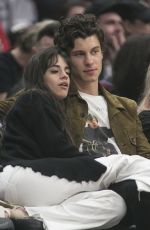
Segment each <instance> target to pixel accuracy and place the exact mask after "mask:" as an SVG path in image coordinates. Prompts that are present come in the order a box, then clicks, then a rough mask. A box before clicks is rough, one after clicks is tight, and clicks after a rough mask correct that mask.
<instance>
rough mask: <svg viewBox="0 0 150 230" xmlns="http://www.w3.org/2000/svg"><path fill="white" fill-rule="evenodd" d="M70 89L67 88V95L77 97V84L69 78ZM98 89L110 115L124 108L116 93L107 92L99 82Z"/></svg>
mask: <svg viewBox="0 0 150 230" xmlns="http://www.w3.org/2000/svg"><path fill="white" fill-rule="evenodd" d="M70 85H71V86H70V90H69V93H68V95H69V97H70V96H71V97H72V96H77V97H79V98H81V97H80V95H79V93H78V89H77V86H76V84H75V82H74V81H73V80H71V84H70ZM98 91H99V95H102V96H104V98H105V100H106V102H107V104H108V112H109V114H111V115H112V116H113V115H114V114H116V113H118V112H119V110H126V109H125V107H124V106H123V105H122V103H121V102H120V100H119V99H118V97H117V96H116V95H113V94H111V93H110V92H108V91H107V90H106V89H105V88H104V87H102V86H101V85H100V84H99V86H98Z"/></svg>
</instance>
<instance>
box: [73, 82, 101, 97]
mask: <svg viewBox="0 0 150 230" xmlns="http://www.w3.org/2000/svg"><path fill="white" fill-rule="evenodd" d="M76 85H77V88H78V90H79V91H80V92H82V93H86V94H89V95H93V96H98V94H99V93H98V83H97V82H90V83H89V82H88V83H85V82H84V84H78V82H76Z"/></svg>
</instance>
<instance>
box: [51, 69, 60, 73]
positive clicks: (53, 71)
mask: <svg viewBox="0 0 150 230" xmlns="http://www.w3.org/2000/svg"><path fill="white" fill-rule="evenodd" d="M50 72H51V73H58V70H51V71H50Z"/></svg>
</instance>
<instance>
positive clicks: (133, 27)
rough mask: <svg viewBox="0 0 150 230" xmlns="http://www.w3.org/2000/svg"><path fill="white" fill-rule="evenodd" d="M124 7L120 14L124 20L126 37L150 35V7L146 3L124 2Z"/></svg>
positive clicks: (128, 0) (135, 0)
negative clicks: (126, 8) (125, 8)
mask: <svg viewBox="0 0 150 230" xmlns="http://www.w3.org/2000/svg"><path fill="white" fill-rule="evenodd" d="M122 4H124V7H128V10H124V9H123V8H122V9H120V11H119V13H120V15H121V17H122V18H123V26H124V29H125V32H126V36H131V35H136V34H149V33H150V7H149V5H148V4H146V3H145V2H144V1H137V0H122Z"/></svg>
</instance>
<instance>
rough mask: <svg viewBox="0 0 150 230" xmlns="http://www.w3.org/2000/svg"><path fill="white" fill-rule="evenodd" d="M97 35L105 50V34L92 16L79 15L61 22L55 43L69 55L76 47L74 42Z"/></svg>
mask: <svg viewBox="0 0 150 230" xmlns="http://www.w3.org/2000/svg"><path fill="white" fill-rule="evenodd" d="M92 35H96V36H97V37H98V39H99V42H100V44H101V48H102V50H103V45H104V44H103V43H104V33H103V31H102V29H101V28H100V26H99V25H98V24H97V23H96V17H95V16H94V15H92V14H84V15H82V14H77V15H75V16H73V17H68V18H65V19H62V20H61V21H60V26H59V28H58V30H57V33H56V34H55V39H54V43H55V44H56V45H57V46H59V47H60V48H62V49H63V50H64V51H65V52H67V53H69V52H70V51H71V50H72V49H73V47H74V40H75V39H77V38H83V39H84V38H86V37H89V36H92Z"/></svg>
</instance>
